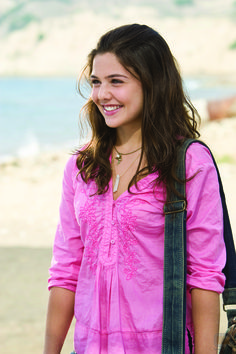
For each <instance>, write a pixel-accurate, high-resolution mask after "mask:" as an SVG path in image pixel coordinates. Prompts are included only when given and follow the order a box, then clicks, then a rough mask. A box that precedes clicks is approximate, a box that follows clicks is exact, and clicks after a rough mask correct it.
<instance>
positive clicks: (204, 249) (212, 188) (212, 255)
mask: <svg viewBox="0 0 236 354" xmlns="http://www.w3.org/2000/svg"><path fill="white" fill-rule="evenodd" d="M186 171H187V172H186V177H187V179H188V178H190V181H188V182H187V183H186V196H187V289H188V290H189V291H191V289H193V288H200V289H205V290H211V291H216V292H218V293H221V292H222V291H223V290H224V283H225V276H224V274H223V273H222V269H223V268H224V265H225V261H226V251H225V243H224V237H223V210H222V203H221V197H220V192H219V183H218V176H217V172H216V169H215V166H214V163H213V161H212V158H211V155H210V152H209V150H208V149H207V148H206V147H204V146H203V145H201V144H197V143H195V144H192V145H190V147H189V148H188V150H187V154H186ZM193 176H194V177H193ZM191 177H193V178H192V179H191Z"/></svg>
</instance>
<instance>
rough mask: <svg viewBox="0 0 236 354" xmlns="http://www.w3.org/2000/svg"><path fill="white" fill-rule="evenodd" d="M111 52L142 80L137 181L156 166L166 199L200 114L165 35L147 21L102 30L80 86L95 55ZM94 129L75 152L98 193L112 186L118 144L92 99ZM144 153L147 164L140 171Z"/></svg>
mask: <svg viewBox="0 0 236 354" xmlns="http://www.w3.org/2000/svg"><path fill="white" fill-rule="evenodd" d="M107 52H109V53H113V54H115V55H116V57H117V59H118V61H119V62H120V63H121V64H122V65H123V66H124V68H125V69H126V70H128V71H129V72H130V73H132V74H135V76H136V77H137V78H138V79H139V80H140V81H141V83H142V88H143V95H144V105H143V119H142V153H141V157H140V162H139V166H138V168H137V171H136V174H135V176H134V177H133V178H132V180H131V181H130V183H129V190H130V187H131V185H133V184H136V183H137V181H138V180H139V179H140V178H142V177H143V176H144V175H146V174H149V173H153V172H156V171H158V178H157V179H156V184H158V183H160V182H163V183H164V184H165V185H166V189H167V200H168V198H169V196H170V193H171V192H174V193H176V194H178V193H177V192H176V190H175V187H174V181H175V180H176V176H175V166H176V159H177V149H178V147H179V146H180V145H181V144H182V143H183V141H184V140H185V139H187V138H197V137H199V136H200V134H199V133H198V131H197V122H196V118H199V116H198V113H197V111H196V109H195V108H194V106H193V105H192V104H191V102H190V100H189V99H188V97H187V96H186V94H185V93H184V89H183V85H182V79H181V76H180V73H179V70H178V65H177V63H176V60H175V58H174V57H173V55H172V53H171V51H170V49H169V47H168V45H167V43H166V41H165V40H164V39H163V38H162V36H161V35H160V34H159V33H158V32H156V31H155V30H153V29H152V28H150V27H148V26H146V25H139V24H132V25H125V26H121V27H118V28H115V29H113V30H111V31H109V32H107V33H106V34H104V35H103V36H102V37H101V38H100V40H99V42H98V44H97V47H96V48H95V49H93V50H92V51H91V52H90V54H89V55H88V62H87V65H86V67H85V68H84V70H83V72H82V75H81V78H80V82H79V90H80V92H81V88H82V84H84V79H85V80H86V81H87V82H88V83H89V78H90V75H91V73H92V69H93V60H94V57H95V56H96V55H98V54H104V53H107ZM83 113H84V115H85V117H86V118H87V120H88V122H89V125H90V127H91V131H92V137H91V140H90V143H89V144H88V145H87V146H86V147H85V148H83V149H81V150H79V151H77V153H78V157H77V166H78V168H79V170H80V172H79V173H80V174H81V176H82V178H83V180H84V181H85V182H86V183H87V182H88V181H89V180H94V181H95V182H96V184H97V194H103V193H105V192H106V191H107V190H108V188H109V187H108V183H109V181H110V179H111V177H112V170H111V164H110V160H109V157H110V155H111V152H112V148H113V146H114V145H115V144H116V129H114V128H110V127H108V126H107V125H106V124H105V120H104V118H103V116H102V114H101V113H100V111H99V110H98V108H97V106H96V105H95V103H94V102H93V101H92V100H91V99H89V100H88V102H87V103H86V105H85V106H84V107H83ZM143 155H145V157H146V161H147V166H146V167H145V168H144V169H141V170H140V165H141V160H142V157H143Z"/></svg>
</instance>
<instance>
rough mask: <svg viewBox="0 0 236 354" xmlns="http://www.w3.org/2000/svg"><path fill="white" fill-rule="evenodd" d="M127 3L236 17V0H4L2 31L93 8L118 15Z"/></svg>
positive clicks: (165, 11) (172, 12)
mask: <svg viewBox="0 0 236 354" xmlns="http://www.w3.org/2000/svg"><path fill="white" fill-rule="evenodd" d="M127 6H131V7H139V8H142V7H150V8H152V11H153V12H154V13H156V15H158V16H161V17H163V16H164V17H169V16H171V17H183V16H194V17H197V16H211V17H213V16H214V17H215V16H221V17H222V16H226V17H229V18H233V17H235V14H236V1H235V0H214V1H212V0H128V1H127V0H117V1H115V0H113V1H109V0H89V1H88V0H2V1H1V5H0V31H4V32H5V33H6V32H11V31H16V30H19V29H22V28H24V27H26V26H28V25H29V24H30V23H33V22H40V21H42V20H43V19H47V18H56V17H63V16H68V15H72V14H75V13H81V12H83V11H88V10H89V11H91V12H92V13H94V14H103V15H104V14H106V15H107V16H109V17H114V18H117V17H119V16H122V12H123V11H124V9H125V8H126V7H127Z"/></svg>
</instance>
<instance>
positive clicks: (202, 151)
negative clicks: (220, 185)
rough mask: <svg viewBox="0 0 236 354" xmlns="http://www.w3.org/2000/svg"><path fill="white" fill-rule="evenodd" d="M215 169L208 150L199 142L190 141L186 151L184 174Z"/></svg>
mask: <svg viewBox="0 0 236 354" xmlns="http://www.w3.org/2000/svg"><path fill="white" fill-rule="evenodd" d="M212 168H213V169H215V166H214V162H213V159H212V156H211V153H210V150H209V149H208V148H207V147H206V146H204V145H202V144H201V143H199V142H197V141H196V142H194V143H192V144H191V145H190V146H189V147H188V149H187V151H186V174H187V178H188V176H189V175H191V174H194V173H196V172H197V171H202V170H207V169H212Z"/></svg>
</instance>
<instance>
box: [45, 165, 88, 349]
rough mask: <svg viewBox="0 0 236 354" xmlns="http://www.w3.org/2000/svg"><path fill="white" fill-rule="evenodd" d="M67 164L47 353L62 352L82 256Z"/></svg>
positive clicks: (52, 277) (54, 260)
mask: <svg viewBox="0 0 236 354" xmlns="http://www.w3.org/2000/svg"><path fill="white" fill-rule="evenodd" d="M74 166H75V163H74V160H73V159H72V158H71V159H70V160H69V162H68V163H67V165H66V168H65V172H64V178H63V188H62V198H61V205H60V216H59V223H58V227H57V231H56V235H55V241H54V247H53V258H52V262H51V267H50V269H49V274H50V277H49V280H48V287H49V289H50V295H49V303H48V314H47V322H46V335H45V346H44V354H59V353H60V352H61V348H62V346H63V343H64V340H65V337H66V334H67V332H68V329H69V327H70V324H71V321H72V318H73V315H74V300H75V291H76V287H77V282H78V274H79V270H80V266H81V262H82V256H83V243H82V241H81V237H80V227H79V225H78V223H77V220H76V214H75V209H74V195H75V191H74V185H73V168H74Z"/></svg>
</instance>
